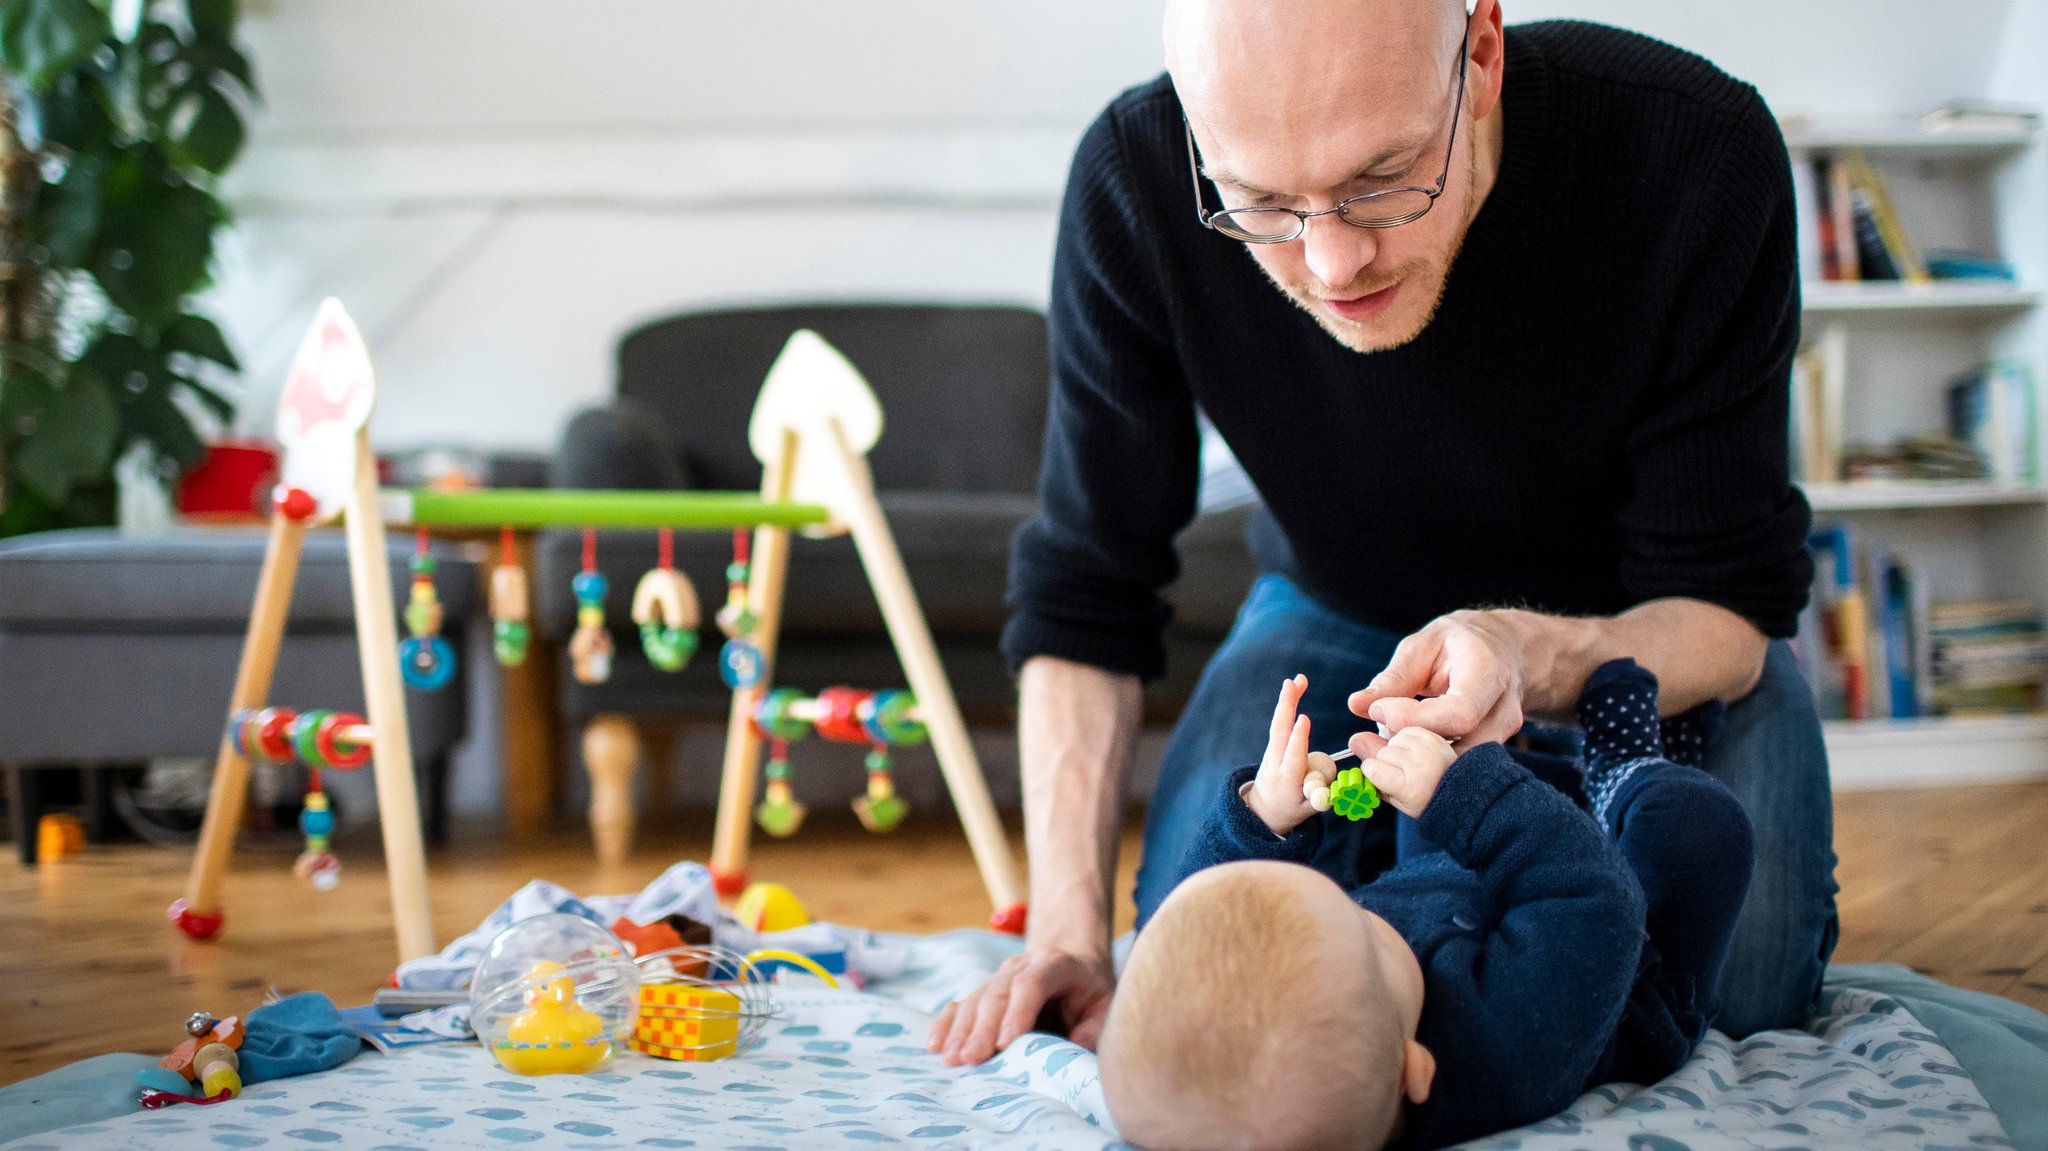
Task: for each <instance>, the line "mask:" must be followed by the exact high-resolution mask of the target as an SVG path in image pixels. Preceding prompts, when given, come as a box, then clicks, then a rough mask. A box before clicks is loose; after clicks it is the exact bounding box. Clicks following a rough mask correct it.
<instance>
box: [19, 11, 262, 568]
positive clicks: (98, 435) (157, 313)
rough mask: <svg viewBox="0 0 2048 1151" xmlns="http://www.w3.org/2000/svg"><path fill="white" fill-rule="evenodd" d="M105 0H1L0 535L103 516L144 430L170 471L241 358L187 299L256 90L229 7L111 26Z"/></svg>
mask: <svg viewBox="0 0 2048 1151" xmlns="http://www.w3.org/2000/svg"><path fill="white" fill-rule="evenodd" d="M110 6H111V0H0V71H4V72H5V73H6V77H5V79H6V81H7V84H8V93H9V95H10V97H11V101H10V108H11V112H12V117H13V119H12V121H11V123H10V124H9V125H8V126H7V127H8V128H10V129H11V130H10V131H7V132H4V133H0V142H4V143H5V144H7V145H9V146H12V147H18V148H20V149H23V150H26V151H28V152H29V153H31V155H30V156H28V157H25V158H26V159H29V160H32V161H33V162H30V163H18V162H4V161H0V173H4V178H5V179H6V181H7V187H6V189H5V195H4V196H0V203H4V204H5V205H7V206H8V210H9V213H10V214H9V215H7V216H6V217H5V218H4V219H0V224H4V237H0V239H4V245H0V246H4V252H0V269H4V272H0V275H4V276H5V277H6V278H7V279H6V282H5V283H4V284H0V288H4V291H0V300H4V301H5V307H6V309H7V310H6V314H5V315H4V316H0V535H10V534H14V533H17V532H22V531H32V530H37V529H39V528H43V527H55V526H63V525H71V524H80V523H103V522H110V521H111V518H112V516H113V511H114V505H115V501H114V499H113V497H112V492H113V486H114V485H113V478H112V477H113V467H114V462H115V461H116V460H118V459H119V458H121V457H122V456H123V455H125V454H126V453H127V452H128V451H129V450H130V449H131V448H132V447H133V446H134V445H136V444H142V445H145V446H146V447H147V448H148V449H149V451H150V452H151V453H152V454H153V455H154V456H155V459H156V462H157V463H158V465H159V467H158V471H159V473H160V474H163V475H165V476H166V477H167V478H168V477H170V476H174V475H175V474H176V473H177V472H178V471H179V470H181V469H183V468H185V467H188V466H190V465H191V464H193V463H196V462H197V461H198V460H199V459H200V457H201V456H202V455H203V454H204V451H205V445H204V442H203V440H202V438H201V434H200V428H199V425H198V423H197V422H195V421H196V419H198V418H203V417H210V418H211V419H212V420H214V421H217V422H218V423H219V424H221V425H223V426H224V425H226V424H227V423H228V421H230V420H231V419H232V418H233V416H234V401H233V399H232V398H231V397H230V396H229V395H228V394H227V393H226V392H225V391H223V390H222V385H223V384H224V383H225V382H226V381H227V380H228V379H229V378H231V377H232V375H233V374H234V373H235V372H237V371H239V370H240V366H241V365H240V363H239V362H238V361H237V359H236V356H235V353H234V351H233V349H232V348H231V347H230V346H229V345H228V342H227V340H226V338H225V337H224V336H223V335H222V334H221V330H220V328H219V327H218V326H217V325H216V324H214V322H213V321H212V320H210V319H207V318H206V317H205V316H203V315H200V314H199V313H197V312H196V311H194V310H193V308H192V298H193V296H194V295H195V294H197V293H198V292H200V291H202V290H204V289H205V288H206V286H207V285H208V283H209V282H210V278H211V263H212V260H213V238H214V233H215V231H216V230H217V229H219V228H220V227H221V226H222V225H223V224H224V223H225V222H226V220H227V211H226V209H225V207H224V206H223V205H222V203H221V200H220V198H219V195H218V184H219V179H220V176H221V173H223V172H224V171H226V170H227V168H228V167H229V166H230V165H231V164H233V163H234V161H235V159H236V158H237V157H238V156H239V155H240V154H241V151H242V148H243V144H244V143H245V141H246V137H247V128H246V126H245V124H244V120H243V116H244V111H245V109H246V108H247V107H248V106H249V105H250V104H251V103H252V102H253V101H254V100H255V99H256V85H255V73H254V70H253V69H252V68H251V67H250V65H249V60H248V58H247V57H246V56H244V55H243V54H242V52H241V50H240V49H238V48H237V47H236V46H235V44H234V31H235V24H236V21H237V18H238V12H237V6H236V3H235V0H140V2H139V4H138V5H137V8H136V11H135V18H134V19H133V20H132V21H130V20H129V19H127V17H126V16H124V17H123V19H122V21H121V23H122V27H121V28H120V29H116V28H115V26H114V22H113V21H112V20H110V18H109V16H108V9H109V7H110ZM60 317H61V322H60V319H59V318H60ZM60 333H61V335H62V338H60Z"/></svg>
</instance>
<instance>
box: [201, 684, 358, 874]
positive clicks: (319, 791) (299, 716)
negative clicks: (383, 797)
mask: <svg viewBox="0 0 2048 1151" xmlns="http://www.w3.org/2000/svg"><path fill="white" fill-rule="evenodd" d="M228 739H229V741H230V742H231V743H233V744H234V746H235V750H237V751H239V752H241V754H242V757H243V758H244V759H247V760H249V761H251V762H261V763H274V764H290V763H298V764H302V765H304V766H305V768H306V776H307V778H306V801H305V807H304V808H303V809H302V810H301V811H300V812H299V830H300V831H302V832H304V833H305V835H306V850H305V851H304V852H303V853H301V854H300V856H299V858H298V860H297V862H295V863H293V864H292V874H294V875H297V876H298V877H299V878H301V879H304V880H308V881H310V882H311V883H312V884H313V887H314V889H315V890H316V891H332V890H334V888H335V885H337V884H338V883H340V882H341V863H340V861H339V860H337V859H335V858H334V855H333V854H332V853H331V852H329V851H328V850H327V849H328V846H329V844H330V843H331V842H332V837H333V835H334V811H333V809H332V808H331V806H330V805H329V804H328V802H327V792H326V790H325V789H324V788H322V787H321V784H320V772H321V770H322V769H323V768H325V769H328V770H332V771H354V770H355V769H357V768H359V767H361V766H363V764H365V763H367V762H369V759H370V746H371V743H372V739H371V734H370V726H369V725H368V724H367V723H365V722H363V717H361V716H359V715H351V714H349V713H348V712H345V711H329V710H326V709H324V708H315V709H312V710H309V711H301V712H295V711H293V710H291V709H290V708H284V707H266V708H260V709H245V710H242V711H237V712H236V713H235V714H234V715H233V717H231V718H230V719H229V721H228Z"/></svg>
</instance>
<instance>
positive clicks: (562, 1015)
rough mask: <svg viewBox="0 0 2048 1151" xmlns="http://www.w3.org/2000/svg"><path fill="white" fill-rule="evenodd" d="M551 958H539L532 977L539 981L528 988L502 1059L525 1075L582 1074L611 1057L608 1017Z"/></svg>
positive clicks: (507, 1034)
mask: <svg viewBox="0 0 2048 1151" xmlns="http://www.w3.org/2000/svg"><path fill="white" fill-rule="evenodd" d="M566 970H567V969H566V968H565V967H563V965H562V964H560V963H556V962H553V961H552V960H543V961H542V962H539V963H536V964H534V965H533V967H532V968H531V969H530V970H529V971H528V972H527V978H528V979H540V980H542V982H541V983H539V984H537V985H536V986H534V987H532V988H530V989H528V991H527V992H526V1010H524V1011H521V1012H520V1013H519V1014H517V1015H515V1016H513V1017H512V1022H511V1024H510V1025H509V1026H508V1027H507V1028H506V1030H505V1039H506V1042H505V1043H504V1044H501V1045H500V1046H499V1047H498V1052H497V1055H498V1061H499V1062H500V1063H503V1064H504V1065H505V1067H506V1069H507V1070H510V1071H514V1072H517V1073H518V1074H521V1075H582V1074H586V1073H588V1072H592V1071H597V1070H599V1069H601V1068H603V1067H604V1065H605V1064H607V1063H609V1062H610V1061H611V1057H612V1042H611V1037H610V1035H609V1034H608V1033H607V1029H606V1027H605V1022H604V1019H603V1018H601V1017H600V1016H599V1015H598V1014H597V1013H596V1012H594V1011H591V1010H589V1009H588V1008H585V1007H584V1006H583V1005H582V1004H580V1003H578V1002H577V1001H576V981H575V980H574V979H572V978H571V977H569V976H568V975H566V974H564V975H562V976H561V977H560V978H558V979H548V978H547V976H550V975H555V974H557V973H559V972H564V971H566Z"/></svg>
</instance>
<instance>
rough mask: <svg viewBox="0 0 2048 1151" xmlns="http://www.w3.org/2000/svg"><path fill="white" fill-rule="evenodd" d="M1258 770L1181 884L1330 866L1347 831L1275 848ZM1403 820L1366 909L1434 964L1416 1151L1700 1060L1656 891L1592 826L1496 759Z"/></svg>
mask: <svg viewBox="0 0 2048 1151" xmlns="http://www.w3.org/2000/svg"><path fill="white" fill-rule="evenodd" d="M1255 771H1256V769H1255V768H1250V767H1247V768H1243V769H1240V770H1239V771H1237V772H1235V773H1233V774H1232V775H1231V777H1230V779H1229V780H1228V782H1227V783H1226V785H1225V788H1224V794H1223V796H1222V797H1221V801H1220V802H1219V803H1217V805H1216V806H1215V807H1214V808H1213V809H1212V810H1211V812H1210V815H1209V818H1208V821H1207V822H1206V824H1205V825H1204V826H1203V828H1202V831H1201V834H1200V835H1199V836H1197V837H1196V839H1195V841H1194V843H1193V844H1192V845H1191V846H1190V847H1189V849H1188V854H1187V857H1186V858H1185V860H1184V861H1183V863H1182V876H1183V878H1185V877H1186V876H1187V875H1191V874H1193V873H1194V872H1196V871H1199V870H1201V869H1202V868H1204V867H1209V866H1212V865H1215V864H1219V863H1227V862H1231V861H1234V860H1243V859H1275V860H1285V861H1290V862H1296V863H1303V864H1306V863H1307V862H1308V861H1309V860H1310V859H1311V858H1312V857H1313V856H1314V855H1315V852H1316V848H1317V846H1318V845H1320V843H1321V842H1322V836H1323V828H1324V825H1325V821H1327V820H1329V819H1335V818H1338V817H1337V816H1334V815H1331V814H1328V813H1324V814H1322V815H1318V816H1313V817H1311V818H1310V819H1308V820H1307V821H1305V822H1304V823H1302V825H1301V826H1300V827H1298V828H1296V829H1295V830H1294V832H1293V834H1291V835H1288V836H1286V837H1284V838H1283V837H1280V836H1276V835H1274V834H1273V832H1272V830H1271V829H1270V828H1268V827H1267V826H1266V825H1265V823H1264V821H1262V820H1261V819H1260V818H1259V817H1258V816H1257V815H1255V814H1253V812H1252V810H1251V809H1250V808H1249V807H1247V806H1246V805H1245V802H1244V800H1243V799H1242V798H1241V797H1240V796H1239V795H1238V789H1239V788H1240V787H1242V786H1243V785H1244V784H1245V782H1246V781H1248V780H1250V779H1251V778H1252V776H1253V774H1254V773H1255ZM1382 810H1383V811H1384V812H1387V813H1391V812H1392V809H1391V808H1384V809H1382ZM1397 818H1398V819H1399V820H1400V837H1401V858H1400V862H1399V863H1397V864H1396V865H1395V867H1394V868H1393V869H1392V870H1390V871H1387V872H1385V873H1384V874H1382V875H1380V876H1379V878H1377V879H1375V880H1374V881H1373V882H1371V883H1369V884H1367V885H1365V886H1363V887H1360V888H1358V889H1357V890H1355V891H1353V892H1352V893H1351V897H1352V898H1353V899H1354V900H1356V901H1357V902H1358V903H1360V904H1362V905H1364V906H1365V907H1367V908H1369V909H1371V910H1372V911H1374V912H1376V913H1378V914H1379V915H1380V916H1382V917H1384V918H1385V919H1386V920H1387V921H1388V922H1389V923H1391V924H1393V926H1394V928H1395V930H1397V931H1399V932H1400V933H1401V935H1402V937H1403V938H1404V939H1406V940H1407V941H1408V945H1409V946H1410V947H1412V948H1414V949H1415V956H1416V958H1417V959H1419V960H1420V961H1421V963H1422V973H1423V979H1424V983H1425V993H1424V1000H1423V1007H1422V1021H1421V1025H1420V1027H1419V1029H1418V1032H1417V1036H1416V1038H1417V1039H1418V1040H1419V1041H1420V1042H1421V1043H1422V1045H1423V1046H1424V1047H1427V1048H1429V1050H1430V1052H1431V1054H1433V1055H1435V1056H1436V1060H1437V1073H1436V1083H1435V1085H1434V1087H1433V1088H1432V1090H1431V1092H1430V1096H1429V1100H1428V1101H1427V1102H1425V1103H1422V1104H1420V1105H1416V1106H1411V1107H1410V1108H1409V1111H1408V1122H1407V1128H1406V1132H1405V1135H1404V1137H1403V1139H1402V1143H1403V1144H1404V1145H1405V1146H1409V1147H1415V1148H1434V1147H1443V1146H1447V1145H1449V1144H1452V1143H1457V1142H1461V1141H1463V1140H1466V1139H1471V1138H1475V1137H1477V1136H1480V1135H1486V1134H1490V1133H1493V1132H1497V1131H1504V1130H1507V1129H1508V1128H1512V1127H1519V1126H1521V1125H1523V1124H1525V1123H1532V1122H1535V1121H1537V1120H1540V1119H1543V1118H1545V1117H1547V1116H1550V1115H1554V1114H1556V1113H1557V1112H1559V1111H1562V1110H1563V1109H1564V1108H1566V1107H1567V1106H1569V1105H1570V1104H1571V1102H1572V1101H1573V1100H1574V1099H1576V1098H1578V1096H1579V1095H1580V1094H1581V1093H1582V1092H1584V1091H1585V1090H1586V1089H1587V1088H1588V1087H1592V1086H1595V1085H1597V1084H1600V1083H1603V1082H1607V1081H1608V1080H1610V1079H1626V1080H1630V1081H1633V1082H1641V1083H1651V1082H1655V1081H1656V1080H1658V1079H1662V1078H1663V1077H1664V1076H1665V1075H1668V1074H1670V1073H1671V1072H1672V1071H1673V1070H1675V1069H1676V1068H1677V1067H1678V1066H1679V1064H1681V1063H1683V1062H1684V1061H1685V1059H1686V1057H1687V1056H1688V1055H1689V1054H1690V1053H1691V1050H1692V1046H1693V1044H1694V1042H1695V1041H1696V1040H1697V1038H1698V1034H1699V1028H1697V1027H1694V1026H1691V1023H1692V1022H1693V1021H1688V1020H1683V1019H1681V1018H1677V1017H1675V1015H1674V1012H1673V1011H1671V1010H1670V1009H1669V1008H1668V1007H1666V1006H1665V1000H1664V998H1663V997H1661V996H1660V995H1659V994H1658V993H1657V991H1656V989H1655V987H1654V982H1655V975H1656V958H1655V952H1654V949H1651V948H1649V947H1647V946H1646V942H1647V940H1646V937H1645V934H1644V930H1643V897H1642V893H1641V890H1640V888H1639V887H1638V886H1637V884H1636V881H1635V879H1634V877H1633V876H1632V875H1631V874H1630V872H1629V870H1628V867H1627V865H1626V864H1625V863H1624V861H1623V860H1622V858H1621V856H1620V854H1619V853H1618V852H1617V851H1616V850H1615V847H1614V844H1613V843H1612V841H1611V840H1609V839H1608V837H1607V835H1606V834H1605V833H1604V832H1603V831H1601V829H1600V826H1599V825H1598V824H1596V823H1595V822H1594V821H1593V819H1592V817H1590V816H1588V815H1587V814H1586V813H1585V812H1583V811H1581V810H1579V809H1578V808H1577V807H1575V806H1573V804H1572V802H1571V801H1570V800H1569V799H1567V798H1566V797H1565V795H1564V794H1563V793H1562V792H1560V791H1558V790H1557V788H1555V787H1552V786H1551V785H1550V784H1547V783H1544V782H1542V781H1541V780H1539V779H1537V778H1536V776H1535V775H1533V774H1531V773H1530V771H1529V769H1528V767H1525V766H1524V765H1523V764H1522V763H1520V762H1518V761H1517V760H1516V759H1515V758H1514V756H1513V755H1512V754H1511V753H1510V752H1509V751H1508V750H1507V749H1506V748H1503V747H1502V746H1501V745H1499V744H1497V743H1495V744H1486V745H1484V746H1482V747H1477V748H1473V749H1472V750H1470V751H1468V752H1466V753H1465V754H1464V755H1462V756H1460V757H1459V758H1458V760H1457V762H1455V763H1453V764H1452V765H1451V767H1450V770H1448V771H1447V772H1445V774H1444V778H1443V781H1442V783H1441V784H1440V785H1439V786H1438V787H1437V792H1436V797H1435V798H1434V799H1432V800H1431V801H1430V804H1429V807H1428V808H1427V809H1425V810H1424V811H1423V813H1422V818H1421V819H1420V820H1410V819H1408V818H1407V817H1406V816H1397Z"/></svg>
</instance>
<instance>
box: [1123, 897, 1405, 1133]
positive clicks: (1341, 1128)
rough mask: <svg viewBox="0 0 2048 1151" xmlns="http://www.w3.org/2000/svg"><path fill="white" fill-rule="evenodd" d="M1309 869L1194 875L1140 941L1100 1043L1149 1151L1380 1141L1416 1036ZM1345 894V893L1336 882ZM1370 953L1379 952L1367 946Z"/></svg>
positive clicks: (1132, 1125)
mask: <svg viewBox="0 0 2048 1151" xmlns="http://www.w3.org/2000/svg"><path fill="white" fill-rule="evenodd" d="M1317 880H1319V881H1321V882H1325V883H1327V882H1329V881H1328V880H1326V879H1322V877H1320V876H1316V875H1315V873H1313V872H1309V871H1308V870H1307V869H1306V868H1296V867H1281V866H1276V865H1273V864H1230V865H1225V866H1222V867H1217V868H1211V869H1209V870H1208V871H1205V872H1202V873H1200V874H1199V875H1197V876H1194V877H1192V878H1191V879H1189V880H1188V882H1187V883H1185V884H1183V886H1182V888H1181V889H1180V890H1177V891H1176V892H1175V893H1174V895H1173V897H1171V898H1169V899H1168V900H1167V901H1166V902H1165V903H1163V904H1162V905H1161V906H1160V908H1159V911H1158V912H1157V913H1156V914H1155V915H1154V916H1153V918H1152V921H1151V922H1150V923H1149V924H1147V925H1146V927H1145V930H1144V932H1143V933H1141V934H1140V935H1139V937H1138V941H1137V943H1136V945H1135V946H1134V947H1133V949H1132V951H1131V957H1130V962H1129V963H1128V964H1127V965H1126V967H1125V969H1124V973H1123V975H1122V977H1121V978H1120V979H1119V981H1118V984H1117V991H1116V997H1115V999H1113V1000H1112V1001H1111V1005H1110V1013H1109V1019H1108V1022H1107V1024H1106V1025H1105V1027H1104V1029H1103V1034H1102V1042H1101V1045H1100V1047H1101V1068H1102V1081H1103V1090H1104V1093H1105V1095H1106V1097H1107V1099H1108V1102H1109V1107H1110V1113H1111V1115H1112V1117H1114V1118H1115V1120H1116V1122H1117V1125H1118V1129H1119V1133H1120V1134H1121V1135H1122V1137H1123V1139H1124V1140H1125V1141H1126V1142H1129V1143H1132V1144H1134V1145H1137V1146H1141V1147H1146V1148H1149V1149H1152V1151H1194V1149H1195V1148H1207V1149H1222V1148H1231V1147H1261V1148H1274V1147H1301V1148H1321V1147H1347V1148H1357V1147H1371V1148H1377V1147H1380V1146H1382V1145H1384V1144H1385V1143H1386V1142H1387V1139H1388V1138H1389V1136H1390V1135H1391V1133H1392V1131H1393V1129H1394V1123H1395V1120H1396V1118H1397V1117H1398V1115H1399V1105H1400V1080H1401V1063H1402V1053H1403V1049H1404V1040H1405V1038H1406V1035H1405V1030H1404V1027H1403V1024H1402V1021H1401V1019H1400V1018H1399V1015H1398V1011H1397V1009H1396V1008H1395V1007H1394V1006H1393V1005H1392V1003H1391V1002H1390V1000H1389V996H1388V994H1387V991H1386V988H1385V985H1384V982H1383V980H1382V977H1381V973H1380V970H1379V964H1378V962H1377V961H1376V959H1375V958H1374V956H1373V954H1372V952H1371V951H1369V950H1368V949H1367V946H1362V945H1361V941H1360V939H1358V938H1356V937H1352V936H1350V935H1348V933H1350V932H1360V933H1363V932H1365V931H1366V927H1365V924H1364V922H1363V920H1362V919H1361V918H1360V917H1358V916H1355V915H1354V916H1351V917H1349V918H1346V919H1342V920H1341V921H1333V920H1332V918H1331V917H1329V916H1327V915H1319V914H1317V912H1316V909H1315V908H1314V907H1313V906H1312V899H1311V898H1310V897H1312V896H1313V895H1314V893H1313V892H1305V891H1304V890H1303V884H1304V882H1312V881H1317ZM1333 889H1334V885H1333ZM1368 946H1369V945H1368Z"/></svg>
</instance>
